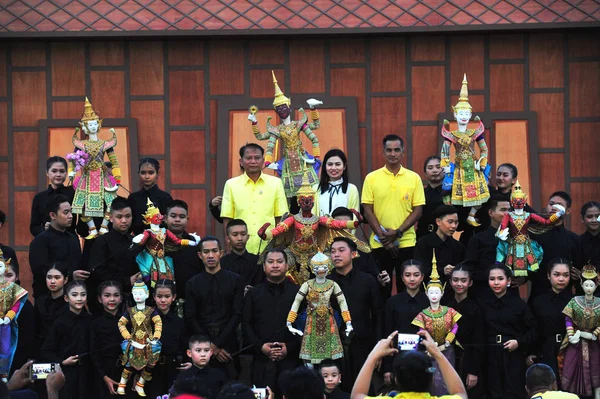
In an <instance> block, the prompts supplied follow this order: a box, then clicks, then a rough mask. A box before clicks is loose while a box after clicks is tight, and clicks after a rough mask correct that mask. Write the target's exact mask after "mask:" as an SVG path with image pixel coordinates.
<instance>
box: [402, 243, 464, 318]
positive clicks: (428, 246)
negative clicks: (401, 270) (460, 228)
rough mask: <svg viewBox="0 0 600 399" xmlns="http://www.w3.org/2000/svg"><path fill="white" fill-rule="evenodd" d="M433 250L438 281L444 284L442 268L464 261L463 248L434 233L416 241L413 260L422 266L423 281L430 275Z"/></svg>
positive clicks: (445, 277) (444, 276)
mask: <svg viewBox="0 0 600 399" xmlns="http://www.w3.org/2000/svg"><path fill="white" fill-rule="evenodd" d="M434 249H435V258H436V260H437V269H438V273H439V275H440V279H441V280H442V282H444V281H446V280H447V276H446V275H445V274H444V267H446V266H447V265H452V266H456V265H458V264H459V263H460V262H462V261H463V260H464V259H465V247H464V246H463V245H462V244H461V243H460V242H458V241H456V240H455V239H454V238H452V237H448V238H446V240H444V241H442V239H441V238H440V237H439V236H438V235H437V233H436V232H433V233H431V234H429V235H426V236H425V237H423V238H421V239H420V240H419V241H417V245H415V250H414V255H413V256H414V259H416V260H418V261H420V262H421V263H422V264H423V269H424V270H423V274H424V275H425V280H428V279H429V275H430V274H431V260H432V258H433V250H434ZM411 321H412V320H411Z"/></svg>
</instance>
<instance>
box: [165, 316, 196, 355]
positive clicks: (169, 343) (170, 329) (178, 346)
mask: <svg viewBox="0 0 600 399" xmlns="http://www.w3.org/2000/svg"><path fill="white" fill-rule="evenodd" d="M158 314H159V315H160V319H161V320H162V328H163V329H162V335H161V337H160V342H161V343H162V349H161V351H160V354H161V355H163V356H172V357H175V356H183V355H184V354H185V351H186V349H188V339H189V334H188V332H187V330H186V328H185V323H184V321H183V319H182V318H180V317H178V316H177V315H176V314H175V313H174V312H171V311H169V312H168V313H167V314H163V313H162V312H161V311H159V312H158Z"/></svg>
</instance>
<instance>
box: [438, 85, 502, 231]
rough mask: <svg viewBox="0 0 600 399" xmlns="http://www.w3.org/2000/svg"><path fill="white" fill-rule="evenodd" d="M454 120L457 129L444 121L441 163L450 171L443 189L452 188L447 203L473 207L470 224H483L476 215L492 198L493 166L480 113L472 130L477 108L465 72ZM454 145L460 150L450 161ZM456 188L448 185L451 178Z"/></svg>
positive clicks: (454, 107)
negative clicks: (477, 153) (477, 152)
mask: <svg viewBox="0 0 600 399" xmlns="http://www.w3.org/2000/svg"><path fill="white" fill-rule="evenodd" d="M452 110H453V111H454V119H456V122H457V124H458V127H457V129H456V130H450V127H449V122H448V121H447V120H444V126H443V127H442V137H443V138H444V143H443V144H442V151H441V158H442V161H441V165H442V167H443V169H444V173H445V174H446V179H445V180H444V184H443V185H442V188H443V189H444V191H450V193H449V197H448V199H447V202H449V203H451V204H452V205H456V206H462V207H471V210H470V211H469V217H468V218H467V223H469V224H470V225H473V226H479V223H478V222H477V220H476V219H475V214H476V213H477V210H478V209H479V208H480V207H481V205H482V204H484V203H485V202H487V200H488V199H489V198H490V191H489V188H488V178H489V170H490V166H489V165H488V148H487V145H486V143H485V139H484V138H483V133H484V131H485V127H484V126H483V122H481V120H480V119H479V117H478V116H476V117H475V119H474V120H475V121H476V122H479V126H477V127H476V128H475V129H469V126H468V125H469V121H470V120H471V116H472V115H473V114H472V111H473V108H472V107H471V104H469V92H468V83H467V75H466V74H465V76H464V79H463V82H462V87H461V89H460V96H459V98H458V103H457V104H456V106H453V107H452ZM475 143H477V146H478V147H479V157H478V156H477V155H476V153H475ZM452 144H454V149H455V150H456V154H455V158H454V163H451V162H450V146H451V145H452ZM448 180H449V181H450V182H451V185H452V187H448V186H449V185H447V184H446V182H447V181H448Z"/></svg>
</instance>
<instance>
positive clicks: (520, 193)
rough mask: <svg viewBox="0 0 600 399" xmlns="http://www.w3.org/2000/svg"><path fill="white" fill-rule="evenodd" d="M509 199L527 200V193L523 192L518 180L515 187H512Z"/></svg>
mask: <svg viewBox="0 0 600 399" xmlns="http://www.w3.org/2000/svg"><path fill="white" fill-rule="evenodd" d="M510 199H511V200H514V199H525V201H527V194H525V193H524V192H523V191H522V190H521V185H520V184H519V181H518V180H517V182H516V183H515V188H514V190H513V192H512V194H511V195H510Z"/></svg>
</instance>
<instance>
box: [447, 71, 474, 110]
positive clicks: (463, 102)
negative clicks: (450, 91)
mask: <svg viewBox="0 0 600 399" xmlns="http://www.w3.org/2000/svg"><path fill="white" fill-rule="evenodd" d="M468 86H469V83H468V82H467V74H466V73H465V75H464V77H463V81H462V86H461V87H460V95H459V96H458V103H456V105H455V106H453V107H452V111H454V112H457V111H458V110H460V109H468V110H469V111H471V110H473V107H471V104H469V87H468Z"/></svg>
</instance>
